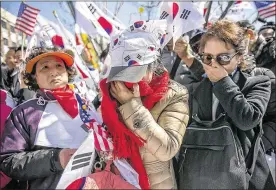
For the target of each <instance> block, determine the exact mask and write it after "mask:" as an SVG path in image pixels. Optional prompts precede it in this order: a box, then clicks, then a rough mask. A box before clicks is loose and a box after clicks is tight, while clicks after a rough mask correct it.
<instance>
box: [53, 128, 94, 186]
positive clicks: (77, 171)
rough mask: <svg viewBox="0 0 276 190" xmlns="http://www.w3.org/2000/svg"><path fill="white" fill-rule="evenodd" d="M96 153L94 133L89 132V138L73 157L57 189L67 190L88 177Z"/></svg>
mask: <svg viewBox="0 0 276 190" xmlns="http://www.w3.org/2000/svg"><path fill="white" fill-rule="evenodd" d="M95 157H96V151H95V146H94V135H93V131H92V130H91V131H89V134H88V136H87V138H86V139H85V140H84V142H83V143H82V144H81V146H80V147H79V148H78V150H77V151H76V152H75V154H74V155H73V156H72V157H71V159H70V161H69V163H68V164H67V166H66V168H65V169H64V171H63V173H62V176H61V178H60V180H59V182H58V185H57V187H56V189H66V188H67V187H68V185H70V184H71V183H72V182H73V181H75V180H76V179H79V178H81V177H86V176H88V175H89V174H90V173H91V171H92V167H93V164H94V161H95Z"/></svg>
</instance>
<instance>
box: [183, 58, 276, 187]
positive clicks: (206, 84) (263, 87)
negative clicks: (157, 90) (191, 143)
mask: <svg viewBox="0 0 276 190" xmlns="http://www.w3.org/2000/svg"><path fill="white" fill-rule="evenodd" d="M190 70H191V71H192V72H193V74H194V75H195V76H197V78H198V80H194V81H193V82H192V83H190V84H188V85H186V86H187V87H188V89H189V95H190V99H189V104H190V105H189V106H190V114H192V113H197V115H198V117H199V118H200V119H201V120H206V121H211V120H212V93H214V94H215V96H216V97H217V98H218V100H219V106H218V108H217V111H216V116H218V115H219V114H220V113H223V112H225V113H226V114H227V115H228V117H229V118H230V122H231V123H232V124H233V127H235V128H236V129H237V131H238V132H239V140H240V142H241V145H242V149H243V152H244V155H245V156H246V155H248V153H249V149H250V148H251V143H252V142H253V141H254V138H255V136H256V132H257V130H256V129H258V126H259V125H260V123H261V121H262V119H263V117H264V115H265V112H266V109H267V105H268V102H269V99H270V94H271V82H270V79H269V77H267V76H254V77H251V76H250V75H247V74H245V73H243V72H241V71H240V70H239V69H238V70H237V72H236V73H235V74H234V76H233V77H232V78H231V77H230V76H227V77H225V78H223V79H221V80H220V81H218V82H216V83H214V84H212V82H211V81H210V80H209V79H208V78H202V77H201V75H202V74H203V73H204V70H203V67H202V65H201V63H199V62H198V61H195V62H194V63H193V65H192V67H190ZM193 101H197V103H198V109H197V110H193V105H192V104H193ZM190 116H191V115H190ZM190 118H191V117H190ZM206 164H207V163H206ZM249 188H250V189H255V188H257V189H267V188H275V186H274V183H273V179H272V176H271V174H270V171H269V168H268V164H267V162H266V159H265V154H264V150H263V149H262V150H260V151H259V155H258V158H257V162H256V167H255V170H254V173H253V175H252V178H251V181H250V186H249Z"/></svg>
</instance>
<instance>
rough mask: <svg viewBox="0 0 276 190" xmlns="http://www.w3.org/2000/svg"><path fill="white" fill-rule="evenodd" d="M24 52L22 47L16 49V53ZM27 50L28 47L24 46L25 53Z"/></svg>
mask: <svg viewBox="0 0 276 190" xmlns="http://www.w3.org/2000/svg"><path fill="white" fill-rule="evenodd" d="M21 50H22V47H21V46H20V47H18V48H16V49H15V52H18V51H21ZM26 50H27V47H25V46H23V51H26Z"/></svg>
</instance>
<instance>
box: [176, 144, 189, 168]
mask: <svg viewBox="0 0 276 190" xmlns="http://www.w3.org/2000/svg"><path fill="white" fill-rule="evenodd" d="M187 149H188V148H185V150H184V152H183V153H181V155H183V158H182V160H181V163H180V167H179V170H178V173H180V172H181V170H182V169H183V164H184V161H185V157H186V152H187Z"/></svg>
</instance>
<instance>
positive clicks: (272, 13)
mask: <svg viewBox="0 0 276 190" xmlns="http://www.w3.org/2000/svg"><path fill="white" fill-rule="evenodd" d="M275 14H276V11H271V12H270V13H266V14H263V15H262V16H261V17H263V18H269V17H271V16H274V15H275Z"/></svg>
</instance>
